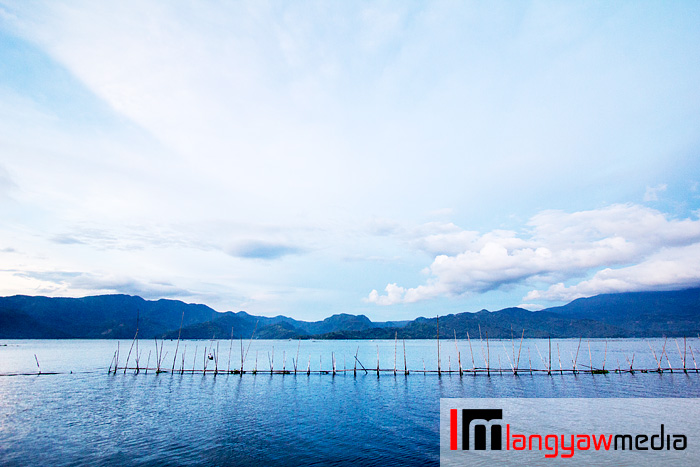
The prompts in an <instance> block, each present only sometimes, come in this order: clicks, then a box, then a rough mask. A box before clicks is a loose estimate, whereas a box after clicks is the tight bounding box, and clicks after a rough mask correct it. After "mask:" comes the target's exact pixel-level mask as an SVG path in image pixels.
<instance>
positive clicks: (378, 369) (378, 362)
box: [377, 346, 379, 376]
mask: <svg viewBox="0 0 700 467" xmlns="http://www.w3.org/2000/svg"><path fill="white" fill-rule="evenodd" d="M377 376H379V346H377Z"/></svg>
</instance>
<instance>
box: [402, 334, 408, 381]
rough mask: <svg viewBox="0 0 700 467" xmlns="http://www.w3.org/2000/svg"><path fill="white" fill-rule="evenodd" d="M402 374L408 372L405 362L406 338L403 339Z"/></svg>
mask: <svg viewBox="0 0 700 467" xmlns="http://www.w3.org/2000/svg"><path fill="white" fill-rule="evenodd" d="M403 374H404V375H407V374H408V365H407V364H406V339H404V340H403Z"/></svg>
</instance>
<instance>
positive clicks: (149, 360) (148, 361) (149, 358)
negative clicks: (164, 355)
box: [146, 350, 151, 374]
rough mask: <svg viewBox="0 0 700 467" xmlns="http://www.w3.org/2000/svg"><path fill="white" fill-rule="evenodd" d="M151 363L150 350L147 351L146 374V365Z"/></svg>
mask: <svg viewBox="0 0 700 467" xmlns="http://www.w3.org/2000/svg"><path fill="white" fill-rule="evenodd" d="M150 363H151V351H150V350H149V351H148V360H146V374H148V365H149V364H150Z"/></svg>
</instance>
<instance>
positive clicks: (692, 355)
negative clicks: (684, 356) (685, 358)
mask: <svg viewBox="0 0 700 467" xmlns="http://www.w3.org/2000/svg"><path fill="white" fill-rule="evenodd" d="M688 347H690V356H691V357H693V366H695V373H697V372H698V364H697V363H696V362H695V352H693V348H692V347H691V346H690V345H689V346H688Z"/></svg>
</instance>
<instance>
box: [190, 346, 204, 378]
mask: <svg viewBox="0 0 700 467" xmlns="http://www.w3.org/2000/svg"><path fill="white" fill-rule="evenodd" d="M198 348H199V346H198V345H195V346H194V357H193V358H192V373H194V368H195V366H196V362H197V349H198ZM205 353H206V352H205Z"/></svg>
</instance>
